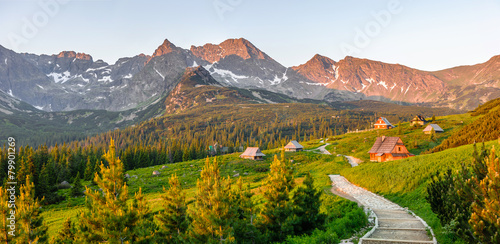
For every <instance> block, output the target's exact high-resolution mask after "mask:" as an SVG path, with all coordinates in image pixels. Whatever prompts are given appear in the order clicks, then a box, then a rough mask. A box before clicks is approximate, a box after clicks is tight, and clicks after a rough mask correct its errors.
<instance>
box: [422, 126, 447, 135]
mask: <svg viewBox="0 0 500 244" xmlns="http://www.w3.org/2000/svg"><path fill="white" fill-rule="evenodd" d="M432 129H434V132H436V133H443V132H444V130H443V129H441V127H440V126H439V125H437V124H430V125H428V126H427V127H425V129H424V133H425V134H430V133H431V131H432Z"/></svg>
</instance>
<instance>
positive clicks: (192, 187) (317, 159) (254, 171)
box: [42, 149, 350, 236]
mask: <svg viewBox="0 0 500 244" xmlns="http://www.w3.org/2000/svg"><path fill="white" fill-rule="evenodd" d="M263 153H264V154H266V155H267V156H266V157H265V159H264V160H263V161H253V160H245V159H241V158H239V157H238V156H239V154H241V153H234V154H229V155H225V156H221V157H217V162H219V166H220V174H221V176H222V177H227V176H230V177H231V180H232V181H233V183H234V182H235V181H236V179H237V178H236V177H233V176H234V175H235V174H237V173H239V175H240V176H241V178H242V180H243V183H244V184H247V183H250V188H251V189H252V192H254V193H256V195H255V196H254V197H253V199H254V200H256V201H259V200H262V195H261V185H262V183H263V180H265V178H266V176H267V173H268V172H267V170H269V165H270V163H271V161H272V159H273V156H274V154H278V155H279V154H280V151H279V150H278V149H273V150H265V151H263ZM286 160H293V163H291V166H292V167H293V170H294V177H295V179H296V180H299V181H300V180H301V179H302V177H304V176H305V172H306V171H309V172H311V175H312V176H313V177H314V185H315V186H317V187H321V188H323V187H328V186H329V185H330V179H329V178H328V176H327V175H328V174H338V173H339V172H340V171H341V170H342V169H344V168H348V167H350V165H349V164H348V163H347V162H346V160H345V159H344V157H336V156H333V155H321V154H316V153H312V152H297V153H289V152H287V153H286ZM204 163H205V159H200V160H192V161H187V162H181V163H175V164H167V165H166V166H167V167H166V168H164V169H162V167H163V166H164V165H157V166H153V167H148V168H141V169H135V170H129V171H127V172H125V173H127V174H129V175H130V176H137V178H135V177H132V178H129V179H127V186H128V187H129V194H134V193H135V192H137V191H139V187H142V190H143V194H144V197H145V199H146V201H147V202H148V204H149V206H150V207H151V210H152V212H158V211H159V210H160V209H162V197H161V196H162V194H163V186H165V188H168V187H169V184H168V179H169V178H170V177H171V175H172V174H177V176H178V178H179V181H180V183H181V185H182V187H183V188H184V189H183V191H184V192H185V193H186V200H187V201H191V200H194V196H195V193H196V181H197V179H198V178H199V177H200V171H199V170H201V169H202V167H203V166H204ZM155 170H157V171H159V172H160V175H159V176H153V175H152V172H153V171H155ZM261 170H262V171H261ZM245 173H247V174H245ZM83 183H84V184H85V185H87V184H89V183H90V182H89V181H87V182H83ZM91 187H92V188H95V186H91ZM131 196H132V195H131ZM83 199H84V198H82V197H79V198H74V199H72V200H70V201H68V200H66V201H64V202H62V203H60V204H57V205H52V206H50V209H49V210H46V211H44V212H42V216H43V217H44V221H45V223H46V224H47V226H48V227H49V230H48V233H49V235H50V236H53V235H55V234H56V233H57V232H58V230H60V228H62V225H63V223H64V220H65V219H66V218H67V217H71V221H72V222H74V223H76V222H78V218H77V217H76V216H77V214H78V212H80V211H81V210H83V209H84V207H83V205H82V204H83V202H84V201H83ZM131 201H132V200H131V199H129V202H128V203H127V204H131ZM69 206H71V207H69Z"/></svg>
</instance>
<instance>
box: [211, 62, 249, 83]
mask: <svg viewBox="0 0 500 244" xmlns="http://www.w3.org/2000/svg"><path fill="white" fill-rule="evenodd" d="M203 68H205V69H206V70H208V71H209V72H210V75H214V74H217V75H219V76H220V77H222V78H224V80H225V81H226V82H228V83H231V82H230V80H228V79H232V80H233V81H234V82H236V83H239V80H240V79H248V78H250V77H248V76H245V75H237V74H235V73H233V72H232V71H230V70H225V69H217V68H215V67H213V65H206V66H205V67H203Z"/></svg>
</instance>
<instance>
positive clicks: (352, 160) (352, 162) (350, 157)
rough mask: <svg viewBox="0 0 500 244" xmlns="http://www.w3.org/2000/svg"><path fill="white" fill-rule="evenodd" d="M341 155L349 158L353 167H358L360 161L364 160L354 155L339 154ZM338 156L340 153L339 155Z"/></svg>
mask: <svg viewBox="0 0 500 244" xmlns="http://www.w3.org/2000/svg"><path fill="white" fill-rule="evenodd" d="M339 155H340V156H344V157H345V158H347V160H348V161H349V164H350V165H351V166H352V167H356V166H358V165H359V163H361V162H362V161H363V160H361V159H359V158H355V157H353V156H347V155H342V154H339ZM337 156H338V155H337Z"/></svg>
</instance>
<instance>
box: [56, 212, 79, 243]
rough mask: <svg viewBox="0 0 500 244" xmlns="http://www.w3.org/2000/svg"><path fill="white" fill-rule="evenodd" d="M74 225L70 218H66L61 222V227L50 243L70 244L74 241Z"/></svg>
mask: <svg viewBox="0 0 500 244" xmlns="http://www.w3.org/2000/svg"><path fill="white" fill-rule="evenodd" d="M75 232H76V230H75V226H74V225H73V223H72V222H71V218H67V219H66V220H65V221H64V223H63V228H62V229H61V230H60V231H59V233H57V236H55V237H54V238H53V239H52V241H51V243H54V244H72V243H74V242H75Z"/></svg>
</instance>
